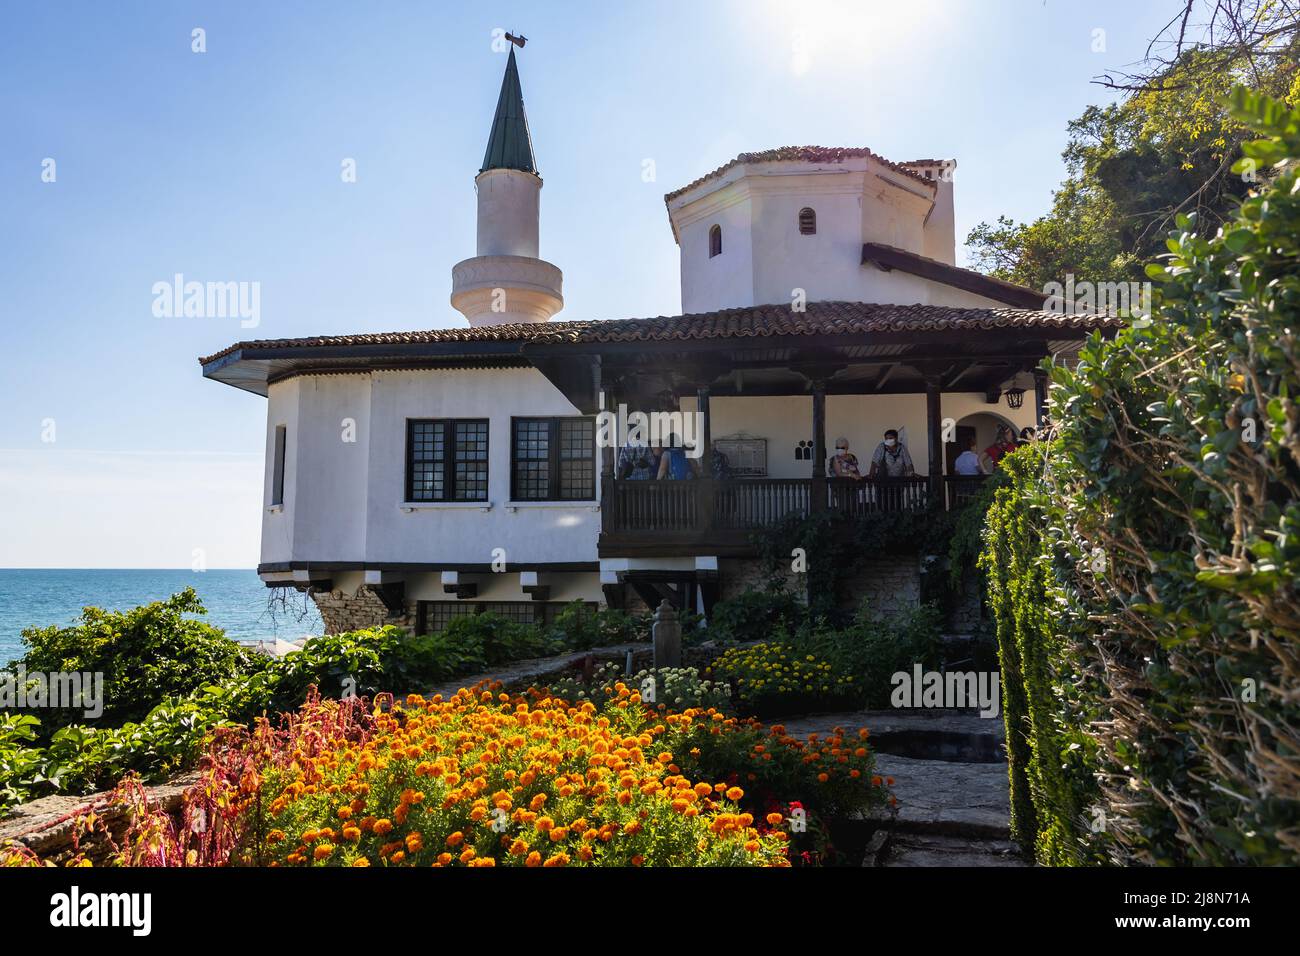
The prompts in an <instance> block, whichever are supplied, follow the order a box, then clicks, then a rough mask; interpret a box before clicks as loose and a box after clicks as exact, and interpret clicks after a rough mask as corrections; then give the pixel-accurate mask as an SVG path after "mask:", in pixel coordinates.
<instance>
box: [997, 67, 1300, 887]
mask: <svg viewBox="0 0 1300 956" xmlns="http://www.w3.org/2000/svg"><path fill="white" fill-rule="evenodd" d="M1232 108H1233V112H1234V115H1236V116H1237V117H1238V118H1239V119H1240V120H1242V121H1243V122H1245V123H1247V124H1249V125H1250V126H1252V127H1253V128H1254V129H1256V130H1257V131H1259V132H1260V133H1262V134H1264V136H1265V138H1264V139H1263V140H1260V141H1258V142H1255V143H1252V144H1248V145H1247V146H1246V148H1245V152H1246V160H1247V163H1246V164H1242V165H1239V166H1238V171H1239V172H1245V171H1247V170H1259V171H1260V176H1261V182H1260V183H1259V188H1258V190H1257V192H1256V194H1254V195H1252V197H1251V198H1250V199H1248V200H1246V201H1245V202H1244V203H1243V205H1242V207H1241V210H1240V213H1239V215H1238V216H1237V218H1236V220H1235V221H1234V222H1232V223H1230V224H1229V225H1228V226H1226V227H1224V228H1223V229H1222V230H1220V231H1219V232H1218V233H1217V234H1216V235H1213V236H1204V235H1200V234H1198V233H1197V230H1196V224H1195V222H1194V220H1192V219H1190V218H1187V217H1183V218H1181V219H1180V220H1179V221H1178V229H1177V231H1176V233H1175V234H1174V235H1172V236H1171V237H1170V240H1169V243H1168V247H1169V250H1170V254H1169V255H1168V256H1167V257H1166V259H1165V261H1163V262H1162V263H1160V264H1156V265H1152V266H1150V267H1149V268H1148V274H1149V275H1150V276H1151V277H1152V278H1153V279H1154V280H1156V282H1157V284H1158V287H1159V289H1158V293H1157V296H1156V300H1155V307H1154V309H1153V314H1152V315H1151V317H1150V318H1148V319H1138V320H1136V321H1134V322H1132V323H1131V324H1130V325H1129V326H1128V327H1127V328H1125V329H1124V330H1123V331H1121V332H1120V333H1119V334H1118V335H1117V336H1116V337H1115V339H1114V340H1113V341H1110V342H1104V341H1101V340H1100V339H1099V338H1094V339H1093V340H1092V341H1090V342H1089V343H1088V344H1087V345H1086V346H1085V348H1084V349H1083V350H1082V352H1081V354H1080V359H1079V362H1078V365H1077V367H1076V368H1074V369H1073V370H1071V369H1068V368H1063V367H1057V368H1054V369H1053V370H1052V373H1051V374H1052V401H1053V409H1054V417H1055V418H1056V419H1057V421H1058V422H1059V425H1058V428H1057V433H1056V434H1057V438H1056V442H1055V444H1054V445H1052V446H1051V447H1050V448H1048V449H1046V454H1045V455H1044V457H1042V458H1041V459H1040V460H1033V458H1032V456H1031V454H1029V453H1024V452H1022V453H1020V454H1019V455H1018V456H1013V458H1012V460H1011V461H1010V462H1009V464H1008V467H1009V469H1010V470H1011V471H1012V472H1013V475H1014V477H1015V482H1014V484H1013V485H1012V486H1011V487H1010V488H1008V489H1004V490H1003V491H1002V492H1000V493H999V500H998V502H997V505H996V506H995V509H994V511H993V512H991V514H990V523H989V529H988V533H987V551H986V554H985V559H984V567H985V569H986V571H987V572H988V573H989V574H990V577H991V578H992V579H993V580H992V581H991V586H990V596H991V600H992V602H993V607H994V611H995V614H996V617H997V623H998V634H999V641H1000V644H1001V649H1002V661H1003V685H1004V687H1006V688H1007V690H1006V700H1005V705H1006V713H1007V721H1008V739H1009V745H1010V748H1011V759H1012V785H1013V793H1014V794H1015V802H1014V805H1013V811H1014V812H1015V815H1016V827H1017V834H1018V835H1019V837H1020V838H1021V839H1022V841H1024V842H1026V843H1028V844H1032V845H1033V846H1034V847H1035V849H1036V852H1037V853H1038V856H1039V858H1040V859H1041V860H1042V861H1043V862H1048V863H1061V862H1086V861H1089V860H1093V859H1098V858H1105V859H1109V860H1111V861H1113V862H1117V863H1139V864H1172V865H1187V864H1218V865H1223V864H1244V863H1250V864H1280V863H1291V864H1294V863H1296V862H1297V861H1298V860H1300V798H1298V795H1300V684H1298V682H1297V674H1298V673H1300V659H1298V658H1297V652H1296V647H1297V644H1296V641H1297V638H1298V637H1300V589H1298V586H1297V583H1298V577H1297V575H1298V573H1300V537H1298V536H1297V533H1296V532H1297V530H1298V529H1300V404H1297V402H1296V398H1295V396H1296V395H1297V393H1300V343H1297V341H1296V329H1297V326H1298V324H1300V179H1298V178H1297V175H1296V160H1297V158H1298V157H1300V113H1297V112H1295V111H1291V110H1288V109H1286V108H1285V107H1283V106H1282V105H1281V104H1279V103H1276V102H1272V101H1269V100H1267V99H1263V98H1260V97H1257V96H1254V95H1252V94H1250V93H1248V92H1246V91H1244V90H1238V91H1236V92H1235V93H1234V96H1233V103H1232ZM1094 787H1095V790H1094V789H1093V788H1094ZM1030 805H1032V806H1030Z"/></svg>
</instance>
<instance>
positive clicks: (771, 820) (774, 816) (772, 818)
mask: <svg viewBox="0 0 1300 956" xmlns="http://www.w3.org/2000/svg"><path fill="white" fill-rule="evenodd" d="M784 819H785V817H783V816H781V814H779V813H769V814H768V815H767V822H768V824H769V825H770V826H776V825H777V824H779V823H780V822H781V821H782V820H784Z"/></svg>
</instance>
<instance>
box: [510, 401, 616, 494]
mask: <svg viewBox="0 0 1300 956" xmlns="http://www.w3.org/2000/svg"><path fill="white" fill-rule="evenodd" d="M513 425H514V428H513V431H514V439H513V442H512V447H511V491H510V496H511V498H512V499H513V500H515V501H591V500H592V499H594V498H595V497H596V420H595V419H594V418H516V419H514V422H513Z"/></svg>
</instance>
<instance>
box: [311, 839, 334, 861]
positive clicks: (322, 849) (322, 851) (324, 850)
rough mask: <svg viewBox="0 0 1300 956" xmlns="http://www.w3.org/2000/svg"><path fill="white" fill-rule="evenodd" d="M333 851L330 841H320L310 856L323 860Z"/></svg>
mask: <svg viewBox="0 0 1300 956" xmlns="http://www.w3.org/2000/svg"><path fill="white" fill-rule="evenodd" d="M333 852H334V846H333V844H330V843H322V844H321V845H320V846H318V847H316V849H314V850H312V853H311V855H312V857H313V858H314V859H317V860H323V859H325V857H327V856H329V855H330V854H331V853H333Z"/></svg>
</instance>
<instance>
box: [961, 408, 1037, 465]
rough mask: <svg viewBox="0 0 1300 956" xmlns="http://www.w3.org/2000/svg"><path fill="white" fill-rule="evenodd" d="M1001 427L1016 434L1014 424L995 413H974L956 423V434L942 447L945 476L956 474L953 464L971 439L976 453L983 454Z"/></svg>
mask: <svg viewBox="0 0 1300 956" xmlns="http://www.w3.org/2000/svg"><path fill="white" fill-rule="evenodd" d="M1003 425H1005V426H1007V427H1008V428H1010V429H1011V433H1012V434H1013V435H1014V434H1017V433H1018V430H1017V429H1016V426H1015V423H1014V422H1012V421H1011V420H1010V419H1007V418H1003V417H1002V416H1001V415H998V414H996V413H995V412H976V413H975V414H973V415H967V416H966V417H964V418H962V419H960V420H959V421H958V422H957V433H956V435H954V436H953V440H952V441H951V442H948V443H947V444H946V445H944V455H943V459H944V461H943V464H944V471H943V473H944V474H945V475H955V474H956V473H957V472H956V470H955V469H954V468H953V462H955V461H956V460H957V456H958V455H960V454H961V453H962V452H964V451H965V450H966V448H967V445H968V443H969V442H970V440H971V439H972V438H974V439H975V449H976V451H977V452H983V451H984V449H985V448H988V447H989V446H990V445H992V444H993V442H994V440H995V439H996V438H997V435H998V429H999V428H1000V427H1001V426H1003Z"/></svg>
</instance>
